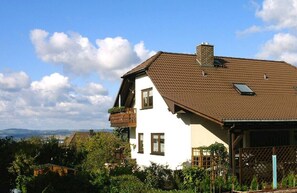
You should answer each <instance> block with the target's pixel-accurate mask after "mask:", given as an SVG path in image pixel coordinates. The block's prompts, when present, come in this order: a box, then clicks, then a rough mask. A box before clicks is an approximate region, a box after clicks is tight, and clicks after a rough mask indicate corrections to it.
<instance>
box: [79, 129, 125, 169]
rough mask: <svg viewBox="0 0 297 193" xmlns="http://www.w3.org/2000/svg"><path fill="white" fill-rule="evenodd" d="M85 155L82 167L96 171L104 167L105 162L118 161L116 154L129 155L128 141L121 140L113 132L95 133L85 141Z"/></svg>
mask: <svg viewBox="0 0 297 193" xmlns="http://www.w3.org/2000/svg"><path fill="white" fill-rule="evenodd" d="M85 148H86V152H87V156H86V159H85V161H84V168H85V169H86V170H87V171H97V170H100V169H102V168H104V167H105V166H104V164H105V163H117V162H120V161H121V160H119V159H118V158H119V157H117V155H116V154H118V155H119V154H121V153H122V156H123V157H128V156H129V155H130V149H129V144H128V142H125V141H123V140H121V139H120V138H119V137H117V136H116V135H115V134H113V133H104V132H102V133H96V135H94V136H92V138H91V139H90V140H89V141H88V142H87V143H86V146H85Z"/></svg>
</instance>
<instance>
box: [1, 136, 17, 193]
mask: <svg viewBox="0 0 297 193" xmlns="http://www.w3.org/2000/svg"><path fill="white" fill-rule="evenodd" d="M16 145H17V143H16V142H15V141H14V140H13V139H12V138H3V139H0V160H1V161H0V191H2V192H9V190H10V189H12V188H13V184H14V180H15V177H14V176H13V175H12V174H11V173H9V172H8V170H7V168H8V167H9V166H10V163H11V162H12V161H13V159H14V154H15V152H16V149H17V148H16Z"/></svg>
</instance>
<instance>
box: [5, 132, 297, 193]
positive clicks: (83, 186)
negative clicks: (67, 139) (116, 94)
mask: <svg viewBox="0 0 297 193" xmlns="http://www.w3.org/2000/svg"><path fill="white" fill-rule="evenodd" d="M208 148H210V150H211V151H212V152H216V153H217V154H219V155H220V156H221V157H224V156H226V157H227V154H226V152H224V150H223V148H222V146H221V145H220V144H214V145H211V146H210V147H208ZM119 150H124V151H120V153H121V155H120V158H123V157H124V158H125V157H126V158H128V157H129V156H130V155H129V154H130V152H129V144H128V143H127V142H125V140H124V139H123V138H121V137H117V135H116V134H113V133H97V134H96V135H94V136H92V138H90V140H89V141H88V142H86V143H83V144H82V143H77V145H76V146H75V147H74V146H73V147H64V146H61V145H59V143H58V141H57V140H56V139H54V138H50V139H48V140H46V141H44V140H42V139H40V138H30V139H27V140H21V141H14V140H13V139H12V138H5V139H0V158H1V162H0V190H1V191H0V192H9V191H10V190H11V189H13V188H17V189H19V190H21V191H22V192H24V193H40V192H42V193H60V192H61V193H68V192H69V193H73V192H80V193H93V192H94V193H95V192H96V193H98V192H99V193H146V192H148V193H165V192H171V193H196V192H226V191H230V190H231V189H237V190H248V189H250V190H258V189H261V188H263V189H265V188H266V187H267V186H268V185H267V183H265V182H258V180H257V178H256V177H255V178H254V179H253V181H252V182H251V184H250V185H245V186H240V185H239V184H238V182H237V180H236V178H234V177H231V176H229V175H228V174H227V173H223V175H216V177H215V178H213V174H212V173H210V172H209V171H208V170H204V169H201V168H196V167H184V168H183V169H182V170H175V171H173V170H170V169H169V168H168V167H167V166H163V165H158V164H155V163H152V164H151V166H149V167H147V168H143V169H140V168H138V167H137V165H136V164H135V163H134V162H133V161H132V160H129V159H118V158H119V157H118V155H117V153H119ZM218 161H219V162H220V164H221V166H220V167H221V169H222V170H224V168H226V167H227V166H226V165H225V164H226V163H225V162H222V160H218ZM47 163H52V164H56V165H61V166H67V167H71V168H74V169H76V171H77V172H76V173H75V174H68V175H59V174H58V173H54V172H50V171H48V172H46V173H43V174H39V175H37V176H34V175H33V171H34V169H35V168H36V166H38V165H42V164H47ZM106 163H110V164H109V165H106ZM220 173H221V174H222V171H220ZM280 186H281V187H283V188H285V187H287V188H290V187H296V175H294V174H293V173H291V174H290V175H288V176H287V177H285V178H284V179H283V180H282V182H281V184H280Z"/></svg>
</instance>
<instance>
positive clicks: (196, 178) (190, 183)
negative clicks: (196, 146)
mask: <svg viewBox="0 0 297 193" xmlns="http://www.w3.org/2000/svg"><path fill="white" fill-rule="evenodd" d="M182 175H183V189H194V188H195V187H197V186H199V185H202V183H201V182H202V181H203V179H205V177H206V172H205V170H204V169H202V168H198V167H184V168H183V169H182Z"/></svg>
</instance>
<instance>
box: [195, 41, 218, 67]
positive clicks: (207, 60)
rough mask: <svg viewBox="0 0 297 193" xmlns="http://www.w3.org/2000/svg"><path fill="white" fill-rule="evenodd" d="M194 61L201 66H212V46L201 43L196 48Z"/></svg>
mask: <svg viewBox="0 0 297 193" xmlns="http://www.w3.org/2000/svg"><path fill="white" fill-rule="evenodd" d="M196 60H197V62H198V63H199V64H200V65H201V66H214V53H213V45H209V44H208V43H207V42H202V43H201V44H200V45H199V46H197V47H196Z"/></svg>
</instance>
